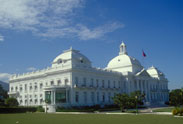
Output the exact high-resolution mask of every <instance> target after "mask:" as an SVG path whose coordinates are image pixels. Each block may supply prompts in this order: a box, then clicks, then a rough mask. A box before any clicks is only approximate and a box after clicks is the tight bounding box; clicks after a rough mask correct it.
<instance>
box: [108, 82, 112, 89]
mask: <svg viewBox="0 0 183 124" xmlns="http://www.w3.org/2000/svg"><path fill="white" fill-rule="evenodd" d="M110 85H111V82H110V80H108V88H110Z"/></svg>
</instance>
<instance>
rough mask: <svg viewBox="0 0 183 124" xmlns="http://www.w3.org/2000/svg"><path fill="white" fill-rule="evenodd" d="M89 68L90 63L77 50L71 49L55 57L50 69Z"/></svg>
mask: <svg viewBox="0 0 183 124" xmlns="http://www.w3.org/2000/svg"><path fill="white" fill-rule="evenodd" d="M66 66H67V67H91V61H90V60H89V59H88V58H87V57H86V56H84V55H83V54H81V53H80V52H79V51H78V50H74V49H72V47H71V48H70V49H68V50H65V51H63V53H62V54H60V55H59V56H57V57H56V58H55V59H54V60H53V62H52V67H66Z"/></svg>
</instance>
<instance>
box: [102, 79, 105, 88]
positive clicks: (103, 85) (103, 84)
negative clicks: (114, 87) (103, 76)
mask: <svg viewBox="0 0 183 124" xmlns="http://www.w3.org/2000/svg"><path fill="white" fill-rule="evenodd" d="M104 87H105V82H104V80H102V88H104Z"/></svg>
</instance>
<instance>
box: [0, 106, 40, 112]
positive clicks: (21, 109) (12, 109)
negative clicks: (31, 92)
mask: <svg viewBox="0 0 183 124" xmlns="http://www.w3.org/2000/svg"><path fill="white" fill-rule="evenodd" d="M26 112H36V107H1V108H0V113H26Z"/></svg>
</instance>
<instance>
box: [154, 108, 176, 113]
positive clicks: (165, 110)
mask: <svg viewBox="0 0 183 124" xmlns="http://www.w3.org/2000/svg"><path fill="white" fill-rule="evenodd" d="M173 109H174V108H173V107H170V108H160V109H155V110H153V112H172V110H173Z"/></svg>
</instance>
